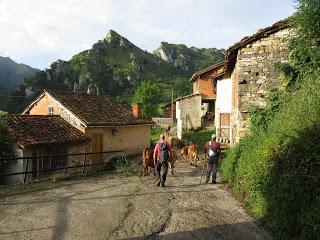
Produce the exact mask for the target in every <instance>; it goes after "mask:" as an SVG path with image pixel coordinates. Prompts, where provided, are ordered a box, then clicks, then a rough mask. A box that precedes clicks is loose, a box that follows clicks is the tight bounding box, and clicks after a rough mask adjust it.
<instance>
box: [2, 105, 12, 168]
mask: <svg viewBox="0 0 320 240" xmlns="http://www.w3.org/2000/svg"><path fill="white" fill-rule="evenodd" d="M12 144H13V139H12V137H10V136H9V135H8V130H7V114H6V113H5V112H1V111H0V158H5V157H8V156H12V155H13V150H12ZM0 166H1V162H0Z"/></svg>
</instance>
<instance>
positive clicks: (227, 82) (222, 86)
mask: <svg viewBox="0 0 320 240" xmlns="http://www.w3.org/2000/svg"><path fill="white" fill-rule="evenodd" d="M231 101H232V81H231V79H222V80H218V81H217V100H216V113H230V112H231V108H232V102H231Z"/></svg>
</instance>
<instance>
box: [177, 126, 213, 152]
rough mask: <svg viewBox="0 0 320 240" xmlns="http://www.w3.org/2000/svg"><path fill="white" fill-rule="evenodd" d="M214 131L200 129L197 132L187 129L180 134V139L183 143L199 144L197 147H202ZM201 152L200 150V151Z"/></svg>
mask: <svg viewBox="0 0 320 240" xmlns="http://www.w3.org/2000/svg"><path fill="white" fill-rule="evenodd" d="M213 133H215V130H201V131H198V132H194V131H189V132H185V133H183V134H182V141H183V142H185V143H194V144H197V145H198V146H199V149H203V148H204V145H205V144H206V142H208V141H209V140H210V138H211V135H212V134H213ZM200 152H201V151H200Z"/></svg>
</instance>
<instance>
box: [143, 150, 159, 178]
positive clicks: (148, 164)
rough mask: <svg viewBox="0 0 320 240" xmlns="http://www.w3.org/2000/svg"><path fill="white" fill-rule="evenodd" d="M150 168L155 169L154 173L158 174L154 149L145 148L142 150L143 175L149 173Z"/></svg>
mask: <svg viewBox="0 0 320 240" xmlns="http://www.w3.org/2000/svg"><path fill="white" fill-rule="evenodd" d="M149 168H152V169H153V175H156V172H155V165H154V162H153V149H152V148H145V149H143V151H142V175H143V176H144V175H145V174H147V175H149V170H150V169H149Z"/></svg>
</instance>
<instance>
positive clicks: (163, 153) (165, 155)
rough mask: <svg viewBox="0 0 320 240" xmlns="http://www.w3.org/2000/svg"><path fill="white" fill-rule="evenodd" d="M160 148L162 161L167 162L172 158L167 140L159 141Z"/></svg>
mask: <svg viewBox="0 0 320 240" xmlns="http://www.w3.org/2000/svg"><path fill="white" fill-rule="evenodd" d="M159 150H160V154H159V160H160V162H161V163H167V162H168V161H169V158H170V153H169V151H168V148H167V143H165V142H162V143H159Z"/></svg>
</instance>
